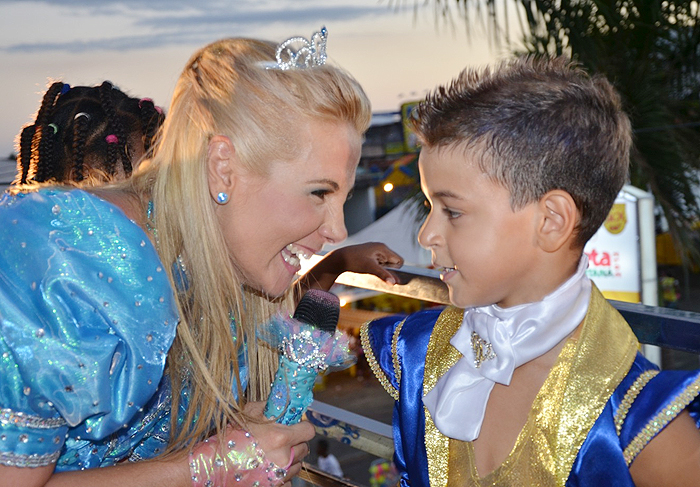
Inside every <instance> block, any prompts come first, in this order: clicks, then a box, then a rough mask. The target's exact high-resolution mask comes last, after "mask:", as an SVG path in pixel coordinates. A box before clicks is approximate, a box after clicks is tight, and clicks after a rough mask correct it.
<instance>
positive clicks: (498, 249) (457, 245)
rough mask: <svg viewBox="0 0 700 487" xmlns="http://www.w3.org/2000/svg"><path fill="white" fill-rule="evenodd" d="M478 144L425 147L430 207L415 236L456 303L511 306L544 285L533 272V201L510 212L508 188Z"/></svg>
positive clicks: (532, 297)
mask: <svg viewBox="0 0 700 487" xmlns="http://www.w3.org/2000/svg"><path fill="white" fill-rule="evenodd" d="M481 155H482V154H481V153H480V152H479V151H478V150H472V151H471V152H468V151H466V150H464V149H462V148H461V147H458V148H451V147H447V148H430V147H424V148H423V149H422V151H421V154H420V159H419V162H418V165H419V168H420V174H421V186H422V189H423V192H424V193H425V195H426V197H427V198H428V201H429V203H430V205H431V210H430V214H429V215H428V218H427V219H426V221H425V223H424V224H423V227H422V228H421V231H420V234H419V236H418V241H419V242H420V244H421V245H422V246H423V247H425V248H427V249H430V250H431V252H432V254H433V264H434V265H435V266H437V267H442V268H443V269H444V271H443V273H442V275H441V277H442V280H443V281H444V282H445V284H447V286H448V289H449V292H450V300H451V301H452V303H453V304H454V305H455V306H459V307H463V308H464V307H470V306H486V305H490V304H498V305H499V306H501V307H504V308H506V307H510V306H515V305H518V304H522V303H528V302H532V301H537V300H539V299H541V298H542V297H544V296H545V295H546V294H547V292H548V291H549V289H541V287H542V286H541V281H540V280H539V278H538V270H537V267H538V265H537V263H538V255H539V253H538V247H537V238H536V235H535V229H536V227H537V218H536V217H537V205H536V204H528V205H526V206H525V207H524V208H522V209H518V210H515V211H514V210H513V209H512V208H511V204H510V192H509V191H508V190H507V189H506V188H505V187H503V186H502V185H500V184H498V183H496V182H494V181H493V180H492V179H491V178H489V177H488V176H487V175H486V174H485V173H484V172H483V171H482V170H481V169H480V168H479V165H478V159H477V158H478V157H481Z"/></svg>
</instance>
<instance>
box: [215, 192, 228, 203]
mask: <svg viewBox="0 0 700 487" xmlns="http://www.w3.org/2000/svg"><path fill="white" fill-rule="evenodd" d="M216 202H217V203H219V204H220V205H225V204H226V203H228V193H224V192H223V191H222V192H221V193H219V194H217V195H216Z"/></svg>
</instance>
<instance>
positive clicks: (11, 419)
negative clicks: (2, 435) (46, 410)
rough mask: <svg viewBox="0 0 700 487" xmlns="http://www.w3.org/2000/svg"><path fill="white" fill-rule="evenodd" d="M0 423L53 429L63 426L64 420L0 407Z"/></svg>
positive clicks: (20, 426)
mask: <svg viewBox="0 0 700 487" xmlns="http://www.w3.org/2000/svg"><path fill="white" fill-rule="evenodd" d="M0 424H2V425H11V426H17V427H19V428H34V429H55V428H60V427H61V426H65V425H66V420H65V419H63V418H42V417H41V416H32V415H29V414H27V413H22V412H19V411H13V410H12V409H0Z"/></svg>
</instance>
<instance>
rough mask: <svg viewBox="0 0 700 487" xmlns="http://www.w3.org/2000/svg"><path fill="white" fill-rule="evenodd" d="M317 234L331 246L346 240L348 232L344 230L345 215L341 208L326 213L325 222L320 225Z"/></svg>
mask: <svg viewBox="0 0 700 487" xmlns="http://www.w3.org/2000/svg"><path fill="white" fill-rule="evenodd" d="M319 232H320V233H321V235H322V236H323V238H325V239H326V240H327V241H328V243H331V244H336V243H340V242H342V241H343V240H345V239H346V238H348V230H347V228H345V214H344V213H343V208H342V207H341V208H340V209H337V208H336V209H332V210H330V211H329V212H328V215H327V216H326V221H324V222H323V224H322V225H321V228H320V229H319Z"/></svg>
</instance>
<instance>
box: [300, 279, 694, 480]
mask: <svg viewBox="0 0 700 487" xmlns="http://www.w3.org/2000/svg"><path fill="white" fill-rule="evenodd" d="M397 274H398V275H399V277H400V279H401V283H400V284H398V285H395V286H391V285H388V284H386V283H385V282H384V281H382V280H381V279H378V278H377V277H375V276H370V275H365V274H354V273H350V272H346V273H344V274H342V275H341V276H340V277H339V278H338V279H337V280H336V283H338V284H343V285H346V286H352V287H356V288H362V289H365V290H370V291H377V292H382V293H388V294H395V295H399V296H405V297H410V298H415V299H419V300H422V301H428V302H431V303H435V304H445V305H446V304H449V298H448V293H447V287H446V286H445V284H444V283H443V282H442V281H440V278H439V273H438V272H437V271H433V270H429V269H423V268H419V267H410V266H404V267H402V268H401V269H400V270H399V271H398V272H397ZM610 304H612V306H613V307H615V308H616V309H617V310H618V311H619V312H620V314H622V316H623V317H624V318H625V320H627V322H628V323H629V324H630V327H631V328H632V330H633V331H634V333H635V335H636V336H637V338H638V339H639V341H640V342H641V343H643V344H646V345H655V346H658V347H660V348H664V349H671V350H680V351H684V352H691V353H694V354H700V313H693V312H688V311H679V310H675V309H669V308H659V307H655V306H646V305H643V304H633V303H626V302H622V301H610ZM307 418H308V419H309V421H311V423H312V424H313V425H314V427H315V428H316V431H317V433H319V434H321V435H324V436H327V437H329V438H334V439H337V440H338V441H341V442H343V443H345V444H347V445H350V446H353V447H355V448H357V449H359V450H362V451H364V452H367V453H369V454H372V455H374V456H377V457H381V458H386V459H391V457H392V455H393V451H394V449H393V441H392V437H391V427H390V426H389V425H386V424H384V423H380V422H378V421H374V420H371V419H369V418H365V417H363V416H361V415H358V414H355V413H353V412H350V411H347V410H344V409H340V408H337V407H333V406H330V405H328V404H325V403H321V402H319V401H314V402H313V403H312V404H311V407H310V408H309V410H308V412H307ZM300 477H301V478H302V479H303V480H304V481H306V482H307V485H317V486H322V487H343V486H356V484H353V483H351V482H348V481H346V480H341V479H338V478H335V477H332V476H330V475H328V474H325V473H324V472H321V471H319V470H318V469H316V468H314V467H312V466H310V465H306V468H305V470H304V471H303V472H302V474H301V475H300Z"/></svg>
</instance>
